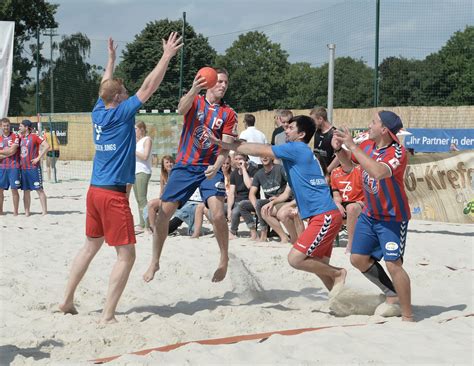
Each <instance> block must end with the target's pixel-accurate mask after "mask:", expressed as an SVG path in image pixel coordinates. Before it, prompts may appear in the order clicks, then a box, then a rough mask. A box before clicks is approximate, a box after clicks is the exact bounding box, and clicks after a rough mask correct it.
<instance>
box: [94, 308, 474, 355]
mask: <svg viewBox="0 0 474 366" xmlns="http://www.w3.org/2000/svg"><path fill="white" fill-rule="evenodd" d="M470 316H474V313H471V314H466V315H460V316H455V317H452V318H448V319H444V320H440V321H438V323H446V322H448V321H451V320H454V319H457V318H464V317H466V318H467V317H470ZM384 323H386V321H381V322H376V323H362V324H345V325H328V326H324V327H317V328H300V329H287V330H277V331H272V332H265V333H255V334H246V335H237V336H231V337H224V338H212V339H203V340H199V341H188V342H180V343H175V344H170V345H167V346H161V347H155V348H149V349H145V350H141V351H136V352H131V353H128V354H130V355H137V356H145V355H147V354H149V353H151V352H155V351H158V352H169V351H172V350H175V349H177V348H179V347H182V346H185V345H187V344H190V343H198V344H202V345H221V344H233V343H238V342H242V341H252V340H258V341H259V342H264V341H266V340H267V339H268V338H270V337H271V336H272V335H275V334H279V335H284V336H291V335H297V334H301V333H306V332H314V331H318V330H323V329H329V328H346V327H361V326H366V325H373V324H384ZM121 356H123V355H116V356H110V357H104V358H97V359H95V360H90V362H93V363H95V364H103V363H107V362H110V361H113V360H115V359H117V358H119V357H121Z"/></svg>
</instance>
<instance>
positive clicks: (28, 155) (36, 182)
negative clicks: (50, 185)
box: [19, 119, 49, 216]
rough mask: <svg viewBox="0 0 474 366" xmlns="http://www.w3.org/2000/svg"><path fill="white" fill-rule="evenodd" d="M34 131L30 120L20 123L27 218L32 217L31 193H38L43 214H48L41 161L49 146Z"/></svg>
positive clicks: (21, 164) (21, 166)
mask: <svg viewBox="0 0 474 366" xmlns="http://www.w3.org/2000/svg"><path fill="white" fill-rule="evenodd" d="M32 129H33V128H32V123H31V121H30V120H27V119H25V120H23V121H22V122H21V123H20V128H19V131H20V169H21V189H22V190H23V192H24V193H23V204H24V206H25V216H30V206H31V195H30V192H31V191H36V192H38V197H39V199H40V203H41V211H42V214H43V215H46V214H47V213H48V210H47V203H46V194H45V193H44V190H43V173H42V171H41V164H40V161H41V158H42V157H43V156H44V155H45V154H46V153H47V152H48V151H49V144H48V142H47V141H46V140H43V139H42V138H41V137H40V136H38V135H37V134H35V133H32Z"/></svg>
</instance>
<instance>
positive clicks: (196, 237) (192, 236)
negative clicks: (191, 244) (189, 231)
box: [191, 234, 199, 239]
mask: <svg viewBox="0 0 474 366" xmlns="http://www.w3.org/2000/svg"><path fill="white" fill-rule="evenodd" d="M191 239H199V235H194V234H193V235H191Z"/></svg>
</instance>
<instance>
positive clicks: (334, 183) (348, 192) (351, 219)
mask: <svg viewBox="0 0 474 366" xmlns="http://www.w3.org/2000/svg"><path fill="white" fill-rule="evenodd" d="M331 189H332V194H333V198H334V202H335V203H336V206H337V208H338V209H339V211H340V212H341V214H342V217H343V218H344V219H345V220H346V224H347V246H346V253H350V252H351V248H352V239H353V238H354V228H355V224H356V222H357V218H358V217H359V215H360V213H361V212H362V208H363V207H364V191H363V189H362V171H361V169H360V165H355V164H350V165H346V164H343V165H341V166H338V167H337V168H336V169H334V170H333V171H332V172H331Z"/></svg>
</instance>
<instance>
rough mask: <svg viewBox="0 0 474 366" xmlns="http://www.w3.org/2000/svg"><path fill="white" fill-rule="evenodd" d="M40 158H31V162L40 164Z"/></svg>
mask: <svg viewBox="0 0 474 366" xmlns="http://www.w3.org/2000/svg"><path fill="white" fill-rule="evenodd" d="M39 160H40V159H39V158H34V159H32V160H31V164H33V165H36V164H38V162H39Z"/></svg>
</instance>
